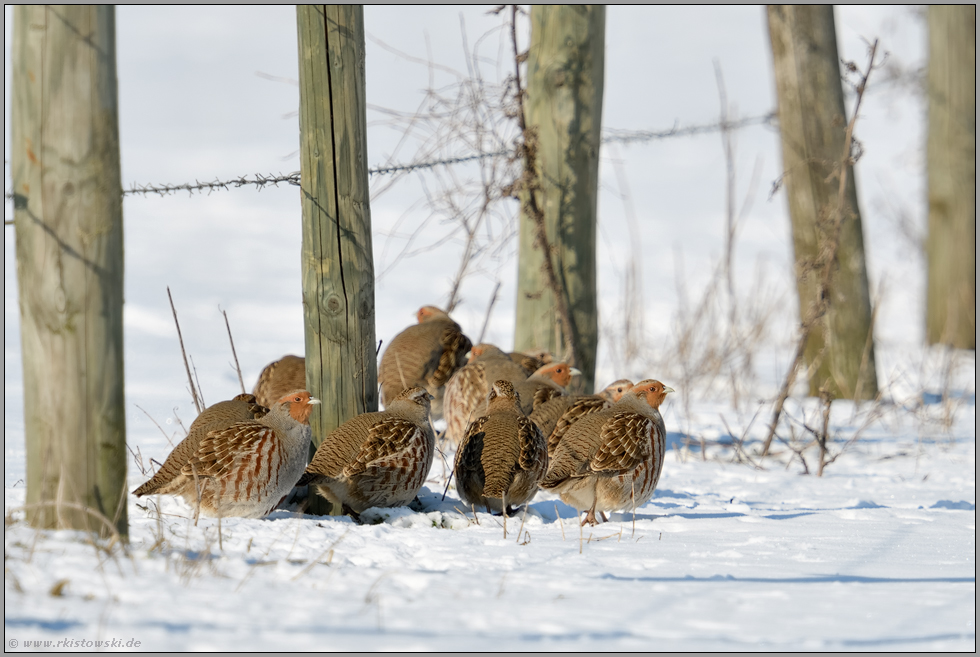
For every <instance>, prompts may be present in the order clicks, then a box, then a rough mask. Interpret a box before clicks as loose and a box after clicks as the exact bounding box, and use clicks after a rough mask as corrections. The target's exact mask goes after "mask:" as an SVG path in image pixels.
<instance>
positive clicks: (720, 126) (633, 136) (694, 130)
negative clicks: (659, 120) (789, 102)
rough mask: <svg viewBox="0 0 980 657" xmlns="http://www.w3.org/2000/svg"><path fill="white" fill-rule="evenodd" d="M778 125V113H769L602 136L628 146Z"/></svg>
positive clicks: (611, 130) (609, 131)
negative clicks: (633, 143) (731, 119)
mask: <svg viewBox="0 0 980 657" xmlns="http://www.w3.org/2000/svg"><path fill="white" fill-rule="evenodd" d="M775 123H776V113H775V112H769V113H768V114H762V115H760V116H747V117H745V118H744V119H737V120H735V121H719V122H717V123H706V124H704V125H691V126H685V127H681V126H678V125H676V124H675V125H674V127H673V128H670V129H669V130H618V129H615V128H609V129H607V130H606V131H605V132H606V134H604V135H603V136H602V143H604V144H611V143H617V144H628V143H632V142H646V141H654V140H657V139H669V138H671V137H691V136H693V135H702V134H705V133H709V132H721V131H722V130H738V129H739V128H745V127H748V126H750V125H768V126H772V125H775Z"/></svg>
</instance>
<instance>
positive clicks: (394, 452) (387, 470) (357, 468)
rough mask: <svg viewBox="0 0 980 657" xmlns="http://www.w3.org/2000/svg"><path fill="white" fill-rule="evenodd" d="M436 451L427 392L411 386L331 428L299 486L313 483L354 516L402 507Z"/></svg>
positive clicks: (330, 499)
mask: <svg viewBox="0 0 980 657" xmlns="http://www.w3.org/2000/svg"><path fill="white" fill-rule="evenodd" d="M434 452H435V436H434V435H433V433H432V427H431V425H430V424H429V393H428V392H426V390H425V389H424V388H421V387H414V388H409V389H408V390H403V391H402V392H401V393H400V394H399V395H398V396H396V397H395V398H394V399H392V400H391V401H390V402H389V403H388V406H387V407H386V408H385V410H384V411H382V412H376V413H362V414H360V415H358V416H356V417H353V418H351V419H350V420H348V421H347V422H345V423H343V424H342V425H340V426H339V427H337V428H336V429H334V430H333V431H331V432H330V434H329V435H327V437H326V438H324V440H323V442H322V443H320V447H319V448H318V449H317V450H316V454H315V455H314V456H313V460H312V461H311V462H310V465H309V467H307V468H306V472H305V473H304V474H303V476H302V477H301V478H300V480H299V483H298V484H297V485H298V486H305V485H310V486H313V487H314V488H315V489H316V491H317V492H318V493H319V494H320V495H321V496H323V497H325V498H326V499H327V500H329V501H330V503H331V504H333V505H334V506H335V507H338V508H341V509H343V511H344V512H345V513H349V514H352V515H356V514H359V513H361V512H362V511H364V510H365V509H369V508H371V507H375V506H377V507H394V506H404V505H405V504H408V503H409V502H411V501H412V500H413V499H415V496H416V495H417V494H418V492H419V489H420V488H421V487H422V483H423V482H424V481H425V478H426V476H428V474H429V469H430V468H431V467H432V458H433V454H434Z"/></svg>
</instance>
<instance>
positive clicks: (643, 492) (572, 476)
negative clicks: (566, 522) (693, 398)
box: [541, 379, 673, 525]
mask: <svg viewBox="0 0 980 657" xmlns="http://www.w3.org/2000/svg"><path fill="white" fill-rule="evenodd" d="M670 392H673V389H672V388H668V387H666V386H664V384H662V383H660V382H659V381H654V380H653V379H647V380H645V381H641V382H640V383H638V384H636V385H635V386H633V387H632V388H631V389H630V390H629V391H628V392H626V394H624V395H623V397H622V399H620V400H619V401H618V402H617V403H615V404H613V405H612V406H610V407H609V408H607V409H606V410H603V411H599V412H597V413H593V414H591V415H588V416H586V417H584V418H582V419H580V420H579V421H578V422H576V423H574V424H573V425H572V426H571V427H570V428H569V430H568V431H567V432H566V433H565V435H564V437H563V438H562V440H561V442H559V443H558V446H557V448H556V449H555V456H554V459H553V460H552V461H551V465H550V466H549V468H548V473H547V474H546V475H545V477H544V479H543V480H542V481H541V487H542V488H544V489H547V490H554V491H555V492H557V493H559V494H560V495H561V499H562V501H563V502H565V503H566V504H569V505H571V506H573V507H575V508H576V509H578V510H579V511H585V510H587V511H588V513H587V514H586V516H585V519H584V520H583V521H582V524H583V525H584V524H585V523H586V522H588V523H590V524H592V525H595V524H597V521H596V517H595V512H596V511H599V513H600V515H601V516H602V518H603V520H605V513H604V512H605V511H616V510H619V509H636V508H637V507H640V506H642V505H643V504H646V503H647V502H648V501H649V500H650V498H651V497H653V491H654V489H655V488H656V487H657V481H658V480H659V479H660V472H661V470H662V469H663V463H664V452H665V449H666V436H667V432H666V429H665V427H664V421H663V418H662V417H661V416H660V411H659V410H658V409H659V407H660V404H661V403H662V402H663V400H664V398H665V397H666V396H667V393H670Z"/></svg>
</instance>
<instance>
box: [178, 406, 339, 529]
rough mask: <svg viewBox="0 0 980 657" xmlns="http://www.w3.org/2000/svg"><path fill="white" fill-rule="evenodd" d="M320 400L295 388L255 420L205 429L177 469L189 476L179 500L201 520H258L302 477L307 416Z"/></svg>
mask: <svg viewBox="0 0 980 657" xmlns="http://www.w3.org/2000/svg"><path fill="white" fill-rule="evenodd" d="M319 403H320V400H319V399H317V398H315V397H313V396H311V395H310V393H309V392H307V391H305V390H296V391H293V392H291V393H289V394H288V395H284V396H283V397H282V398H281V399H279V400H278V401H276V403H274V404H273V405H272V408H270V409H269V412H268V413H267V414H266V415H265V416H264V417H262V418H261V419H259V420H247V421H245V422H236V423H235V424H232V425H231V426H229V427H226V428H224V429H217V430H215V431H210V432H208V434H207V435H206V436H205V437H204V439H203V440H201V445H200V446H199V447H198V448H197V452H195V454H194V456H193V457H192V458H191V460H190V461H189V462H188V463H187V464H186V465H185V466H184V467H183V468H182V469H181V474H183V475H184V476H185V477H188V478H190V481H191V486H190V489H189V490H186V489H185V491H184V492H183V496H184V499H185V500H186V499H187V498H188V495H192V496H193V497H192V501H190V503H191V504H192V505H194V506H195V507H196V508H197V509H198V512H199V513H200V514H201V515H204V516H211V517H225V518H227V517H238V518H261V517H263V516H265V515H268V514H269V513H271V512H272V511H273V509H275V508H276V507H277V506H278V505H279V503H280V502H281V501H282V500H283V499H284V498H285V497H286V494H287V493H289V491H290V490H291V489H292V487H293V484H295V483H296V480H297V479H299V477H300V475H301V474H303V467H304V466H305V465H306V457H307V455H308V454H309V450H310V437H311V432H310V424H309V420H310V413H311V412H312V411H313V405H314V404H319Z"/></svg>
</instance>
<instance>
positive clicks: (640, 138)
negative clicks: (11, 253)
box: [3, 112, 776, 226]
mask: <svg viewBox="0 0 980 657" xmlns="http://www.w3.org/2000/svg"><path fill="white" fill-rule="evenodd" d="M775 121H776V113H775V112H769V113H767V114H763V115H759V116H748V117H745V118H744V119H738V120H735V121H726V122H716V123H706V124H703V125H692V126H678V125H675V126H674V127H672V128H669V129H667V130H620V129H615V128H607V129H606V130H605V131H604V132H605V134H603V135H602V143H604V144H609V143H616V144H629V143H644V142H650V141H657V140H660V139H670V138H673V137H691V136H694V135H701V134H706V133H711V132H719V131H721V130H738V129H740V128H746V127H748V126H752V125H773V124H774V123H775ZM492 157H512V158H516V157H517V151H516V150H498V151H492V152H487V153H474V154H472V155H461V156H458V157H451V158H445V159H440V160H427V161H423V162H410V163H408V164H392V165H389V166H376V167H372V168H370V169H368V175H371V176H375V175H377V176H385V175H391V174H394V173H410V172H412V171H420V170H424V169H434V168H435V167H439V166H451V165H454V164H465V163H466V162H475V161H477V160H485V159H487V158H492ZM5 164H6V162H5ZM280 184H289V185H294V186H296V187H299V186H300V172H299V171H293V172H292V173H285V174H284V173H279V174H269V175H264V174H261V173H256V174H254V175H252V176H248V175H244V176H239V177H238V178H233V179H231V180H218V179H215V180H212V181H205V182H202V181H200V180H195V181H194V182H192V183H180V184H176V185H170V184H162V185H157V184H153V183H147V184H142V183H133V184H132V185H131V186H130V187H128V188H126V189H124V190H122V195H123V196H134V195H142V196H146V195H147V194H158V195H160V196H169V195H170V194H176V193H178V192H187V193H188V194H189V195H193V194H194V193H195V192H197V193H204V192H206V193H207V194H211V193H212V192H215V191H227V190H229V189H238V188H240V187H248V186H254V187H257V188H258V189H259V190H262V189H263V188H265V187H268V186H269V185H272V186H273V187H278V186H279V185H280ZM13 198H14V195H13V194H12V193H11V192H5V193H4V199H5V200H7V201H9V200H11V199H13ZM3 223H4V225H5V226H6V225H11V224H13V221H12V220H9V219H4V222H3Z"/></svg>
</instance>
